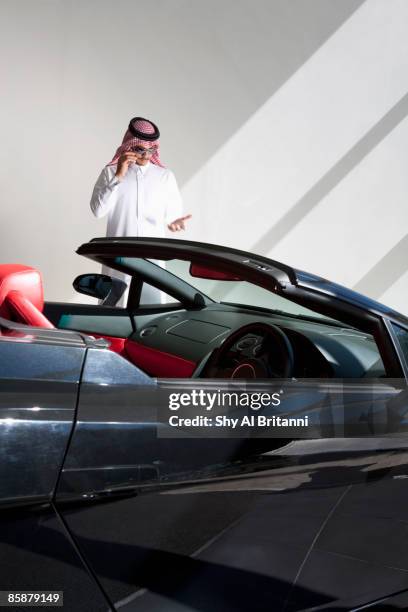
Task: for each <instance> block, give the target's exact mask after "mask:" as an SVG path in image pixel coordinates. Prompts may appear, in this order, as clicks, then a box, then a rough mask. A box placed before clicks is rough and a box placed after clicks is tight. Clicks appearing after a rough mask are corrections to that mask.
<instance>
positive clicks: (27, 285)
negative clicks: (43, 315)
mask: <svg viewBox="0 0 408 612" xmlns="http://www.w3.org/2000/svg"><path fill="white" fill-rule="evenodd" d="M10 291H19V292H20V293H22V294H23V295H24V297H26V298H27V299H28V300H30V302H31V303H32V304H33V305H34V306H35V307H36V308H38V310H40V311H42V309H43V306H44V294H43V286H42V280H41V274H40V273H39V272H38V270H35V269H34V268H30V267H29V266H22V265H20V264H3V265H0V316H2V317H5V318H9V316H10V311H9V309H8V307H7V304H5V303H4V300H5V299H6V297H7V294H8V293H9V292H10Z"/></svg>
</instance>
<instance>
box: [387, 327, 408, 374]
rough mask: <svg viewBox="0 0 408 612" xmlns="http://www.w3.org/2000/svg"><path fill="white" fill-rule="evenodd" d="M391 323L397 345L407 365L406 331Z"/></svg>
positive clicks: (407, 339)
mask: <svg viewBox="0 0 408 612" xmlns="http://www.w3.org/2000/svg"><path fill="white" fill-rule="evenodd" d="M391 325H392V328H393V330H394V333H395V335H396V336H397V339H398V342H399V345H400V347H401V350H402V353H403V355H404V359H405V363H406V364H407V366H408V331H407V330H406V329H404V328H403V327H400V326H399V325H397V324H396V323H392V324H391Z"/></svg>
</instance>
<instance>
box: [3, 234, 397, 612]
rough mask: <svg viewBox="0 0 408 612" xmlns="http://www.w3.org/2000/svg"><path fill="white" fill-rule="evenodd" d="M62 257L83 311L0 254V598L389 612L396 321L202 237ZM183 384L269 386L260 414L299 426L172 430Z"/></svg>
mask: <svg viewBox="0 0 408 612" xmlns="http://www.w3.org/2000/svg"><path fill="white" fill-rule="evenodd" d="M78 253H79V254H80V255H83V256H86V257H88V258H90V259H92V260H94V261H96V262H99V263H101V264H103V265H104V266H105V272H109V273H108V274H83V275H81V276H80V277H78V278H77V279H76V280H75V281H74V287H75V288H76V290H77V291H78V292H80V293H82V294H86V295H88V296H91V298H94V300H95V303H94V304H91V303H82V304H81V303H63V302H47V301H46V302H44V300H43V290H42V282H41V276H40V273H39V272H38V271H36V270H35V269H33V268H30V267H28V266H22V265H19V264H6V265H2V266H0V384H1V387H0V391H1V393H0V410H1V415H0V442H1V446H0V454H1V462H0V504H1V509H0V511H1V523H0V530H1V531H0V532H1V538H0V559H1V569H2V572H1V579H0V591H1V592H2V593H0V604H2V602H3V601H5V602H7V601H8V605H11V603H13V602H16V603H13V605H17V604H18V605H19V606H20V607H21V606H22V607H23V609H30V608H31V607H34V602H35V600H34V599H33V597H32V598H31V599H27V598H24V597H26V596H24V597H23V593H29V594H30V593H31V594H36V595H38V597H41V596H44V598H46V597H47V596H48V597H52V596H53V595H52V594H54V596H55V598H54V599H52V598H50V599H48V600H47V599H44V600H42V601H43V603H42V605H51V604H52V605H63V606H64V608H65V609H67V610H84V611H85V610H86V611H94V610H95V611H98V610H110V609H112V610H120V609H123V610H126V611H130V610H134V611H148V612H151V611H152V612H154V611H162V612H186V611H193V610H198V611H200V612H207V611H208V612H210V611H211V612H213V611H217V612H218V611H220V612H223V611H234V612H235V611H244V610H245V611H249V612H252V611H258V610H259V611H261V610H262V611H263V610H268V611H269V610H273V611H274V610H276V611H285V612H289V611H294V610H360V609H370V610H371V609H372V610H402V609H406V608H407V607H408V533H407V525H408V484H407V483H408V454H407V450H408V437H407V434H406V433H405V432H408V429H407V425H408V420H407V409H408V402H407V392H406V379H407V374H408V318H406V317H405V316H403V315H401V314H399V313H397V312H395V311H393V310H391V309H389V308H387V307H385V306H383V305H382V304H380V303H378V302H374V301H373V300H370V299H368V298H366V297H364V296H362V295H359V294H357V293H355V292H353V291H351V290H348V289H346V288H344V287H341V286H339V285H336V284H334V283H331V282H329V281H327V280H325V279H322V278H319V277H317V276H314V275H312V274H309V273H306V272H302V271H299V270H295V269H293V268H291V267H289V266H286V265H283V264H281V263H278V262H276V261H272V260H270V259H267V258H265V257H261V256H258V255H254V254H252V253H246V252H243V251H239V250H234V249H229V248H225V247H220V246H215V245H208V244H202V243H198V242H187V241H183V240H167V239H156V238H117V239H116V238H115V239H108V238H96V239H94V240H91V241H90V242H89V243H86V244H83V245H82V246H81V247H80V248H79V249H78ZM200 389H201V390H205V392H209V391H211V390H212V391H215V390H216V391H217V392H219V391H220V390H221V391H222V390H223V389H224V390H228V391H231V389H238V390H240V391H242V390H246V391H248V390H250V391H251V390H257V391H259V390H262V391H265V390H268V389H274V390H275V391H276V390H278V391H279V394H284V393H287V394H288V395H287V399H286V401H285V402H282V404H281V405H280V406H278V407H276V406H275V405H272V404H270V405H265V406H263V408H262V410H261V412H262V413H263V414H265V415H268V416H269V417H270V418H272V416H273V417H276V416H277V415H279V416H280V417H282V418H286V417H288V416H302V415H304V414H306V413H307V415H308V418H309V423H310V428H309V430H308V433H307V434H305V435H302V434H299V432H298V431H297V430H296V429H293V430H290V429H289V428H284V429H282V431H281V432H280V433H277V434H274V433H273V432H272V429H273V427H267V428H266V431H265V429H264V431H263V433H261V434H260V435H258V434H259V431H255V432H254V431H252V432H250V433H248V432H247V431H246V432H245V433H244V432H243V431H241V433H240V434H239V435H230V432H229V431H228V427H224V429H223V428H222V427H221V434H220V435H214V433H213V430H210V428H208V432H207V433H206V431H205V427H203V428H201V429H199V434H198V435H197V434H194V433H191V432H190V431H189V430H188V428H187V427H183V426H182V427H181V428H179V429H177V428H176V429H177V432H176V433H174V432H173V430H172V427H169V426H168V421H166V419H167V418H168V414H169V404H168V402H167V404H166V401H167V399H168V397H169V394H173V395H175V396H177V397H178V398H181V396H182V395H184V394H189V393H190V394H191V393H192V392H193V391H194V390H195V391H197V390H200ZM258 395H259V394H258ZM207 411H208V408H207ZM181 412H182V413H183V415H184V416H185V415H186V414H187V415H188V414H189V413H190V412H191V410H190V407H188V408H186V407H185V406H184V408H183V409H182V411H180V413H181ZM196 412H197V411H196ZM233 413H234V411H232V413H231V412H229V413H228V414H225V413H223V414H222V418H224V417H226V418H229V417H230V415H231V414H233ZM194 414H196V413H194ZM190 416H193V412H191V414H190ZM208 418H210V417H208ZM173 429H174V428H173ZM215 429H216V428H214V430H215ZM170 430H171V431H170ZM291 431H292V433H291ZM10 593H11V594H12V595H11V596H12V597H17V599H8V600H7V597H10ZM50 594H51V595H50ZM1 597H3V598H6V599H1ZM37 601H41V600H39V599H38V600H37ZM10 602H11V603H10ZM30 602H31V603H30ZM36 605H38V604H36Z"/></svg>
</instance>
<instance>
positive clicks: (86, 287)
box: [72, 274, 127, 306]
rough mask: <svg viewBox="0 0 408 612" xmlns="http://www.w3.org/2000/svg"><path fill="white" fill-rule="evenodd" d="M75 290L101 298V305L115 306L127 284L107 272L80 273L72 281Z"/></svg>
mask: <svg viewBox="0 0 408 612" xmlns="http://www.w3.org/2000/svg"><path fill="white" fill-rule="evenodd" d="M72 285H73V287H74V289H75V291H77V292H78V293H83V294H84V295H90V296H91V297H94V298H97V299H98V300H102V305H103V306H115V305H116V303H117V302H118V301H119V299H120V298H121V297H122V295H123V294H124V292H125V290H126V289H127V284H126V283H125V282H124V281H122V280H119V279H118V278H111V277H110V276H107V274H80V275H79V276H77V277H76V279H75V280H74V282H73V283H72Z"/></svg>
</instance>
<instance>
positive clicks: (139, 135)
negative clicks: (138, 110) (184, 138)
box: [128, 117, 160, 141]
mask: <svg viewBox="0 0 408 612" xmlns="http://www.w3.org/2000/svg"><path fill="white" fill-rule="evenodd" d="M135 121H147V122H148V123H150V125H151V126H152V127H153V128H154V132H153V133H152V134H146V133H145V132H140V131H139V130H137V129H136V128H135V127H134V125H133V123H134V122H135ZM128 129H129V132H130V133H131V134H132V136H134V137H135V138H140V140H147V141H152V140H157V139H158V138H160V132H159V128H158V127H157V125H155V124H154V123H153V121H150V119H144V117H133V119H131V120H130V123H129V127H128Z"/></svg>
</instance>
